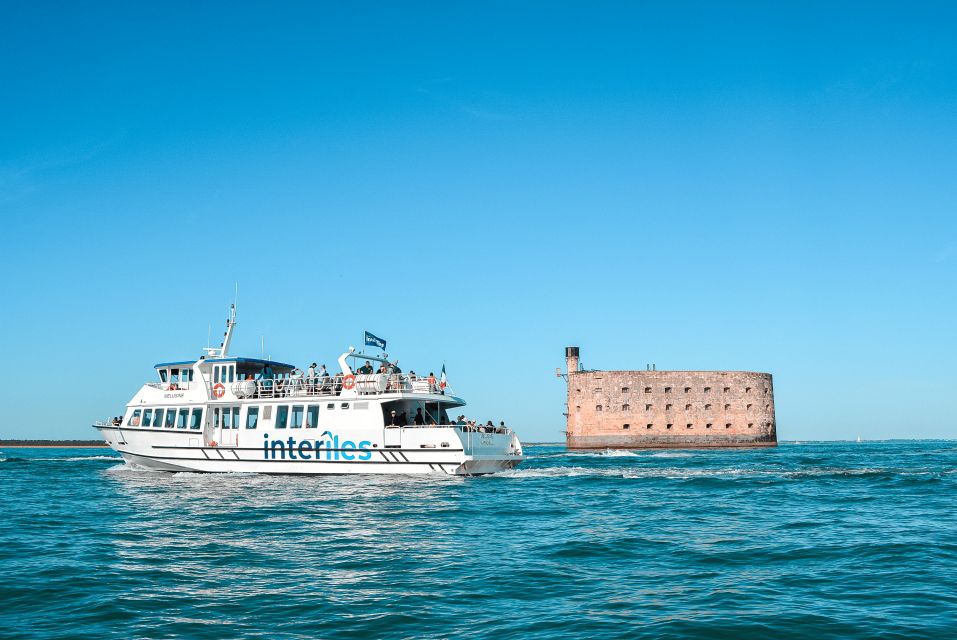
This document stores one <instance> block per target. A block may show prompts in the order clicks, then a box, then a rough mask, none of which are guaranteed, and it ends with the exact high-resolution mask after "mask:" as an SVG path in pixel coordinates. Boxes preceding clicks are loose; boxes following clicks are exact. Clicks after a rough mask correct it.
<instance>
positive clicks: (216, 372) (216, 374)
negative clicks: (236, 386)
mask: <svg viewBox="0 0 957 640" xmlns="http://www.w3.org/2000/svg"><path fill="white" fill-rule="evenodd" d="M213 382H219V367H213Z"/></svg>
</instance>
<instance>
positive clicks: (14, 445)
mask: <svg viewBox="0 0 957 640" xmlns="http://www.w3.org/2000/svg"><path fill="white" fill-rule="evenodd" d="M107 446H108V445H107V444H106V443H105V442H103V441H102V440H0V448H3V449H104V448H107Z"/></svg>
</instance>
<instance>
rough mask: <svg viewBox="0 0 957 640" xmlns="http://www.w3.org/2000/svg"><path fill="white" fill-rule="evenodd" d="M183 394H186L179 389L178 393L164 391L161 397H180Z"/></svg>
mask: <svg viewBox="0 0 957 640" xmlns="http://www.w3.org/2000/svg"><path fill="white" fill-rule="evenodd" d="M185 395H186V394H185V393H183V392H182V391H181V392H179V393H164V394H163V397H164V398H182V397H183V396H185Z"/></svg>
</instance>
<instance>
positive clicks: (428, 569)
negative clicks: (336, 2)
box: [0, 441, 957, 640]
mask: <svg viewBox="0 0 957 640" xmlns="http://www.w3.org/2000/svg"><path fill="white" fill-rule="evenodd" d="M528 453H529V454H530V459H529V460H528V461H527V463H526V464H524V465H523V466H521V467H519V468H518V469H515V470H511V471H508V472H505V473H502V474H498V475H496V476H491V477H482V478H452V477H446V476H421V477H409V478H404V477H369V476H365V477H357V476H330V477H290V476H257V475H250V474H225V475H201V474H191V473H172V474H171V473H163V472H154V471H148V470H143V469H138V468H136V467H132V466H130V465H127V464H124V463H122V462H120V459H119V458H118V457H116V456H114V455H111V454H105V453H104V452H103V451H102V450H98V451H96V452H90V453H89V454H84V453H82V452H78V451H77V450H29V449H24V450H17V451H15V452H11V451H6V452H3V453H2V454H0V461H2V462H4V464H2V465H0V475H2V481H3V483H4V486H5V488H6V496H5V500H4V503H3V507H2V509H3V512H2V513H3V518H0V543H2V544H0V578H2V579H0V602H3V603H4V606H3V607H2V608H0V629H4V630H5V632H7V633H9V634H10V635H11V636H13V637H24V636H32V637H39V638H54V637H56V638H59V637H76V638H86V637H88V638H102V637H122V638H127V637H195V638H206V637H208V638H221V637H224V636H228V637H237V638H277V637H279V638H306V637H323V638H336V637H344V638H345V637H348V638H354V637H383V638H406V637H462V636H469V637H475V638H519V637H521V638H522V639H523V640H526V639H530V638H531V639H534V638H551V637H556V636H559V637H561V636H565V637H579V636H581V637H586V636H587V637H596V638H602V637H607V638H612V637H614V638H622V637H629V638H631V637H649V638H658V637H676V638H677V637H709V638H713V637H717V638H720V637H728V638H740V637H748V636H753V637H774V638H789V637H790V638H806V637H809V636H814V637H820V638H829V637H830V638H844V637H854V636H859V637H875V636H881V635H883V636H885V637H907V638H911V637H949V635H950V632H951V630H952V629H951V626H952V625H951V623H952V621H953V619H954V618H955V617H957V616H955V614H957V590H955V586H954V581H953V576H954V575H957V544H955V543H954V542H953V531H955V530H957V510H955V509H954V508H953V496H954V495H955V492H954V491H955V489H957V473H955V470H957V447H955V446H954V444H953V443H949V442H927V443H920V442H884V443H873V442H868V443H860V444H858V443H815V442H803V441H802V442H801V443H800V444H785V445H783V446H781V447H779V448H777V449H772V450H739V451H706V450H694V451H671V450H668V451H621V452H618V451H593V452H572V453H568V452H566V451H564V449H562V448H560V447H554V446H529V447H528ZM3 633H4V632H0V635H3Z"/></svg>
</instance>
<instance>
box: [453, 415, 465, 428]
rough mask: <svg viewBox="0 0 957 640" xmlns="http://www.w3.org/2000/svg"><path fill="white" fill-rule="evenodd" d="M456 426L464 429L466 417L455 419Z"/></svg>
mask: <svg viewBox="0 0 957 640" xmlns="http://www.w3.org/2000/svg"><path fill="white" fill-rule="evenodd" d="M455 426H457V427H464V426H465V416H459V417H458V418H456V419H455Z"/></svg>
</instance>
